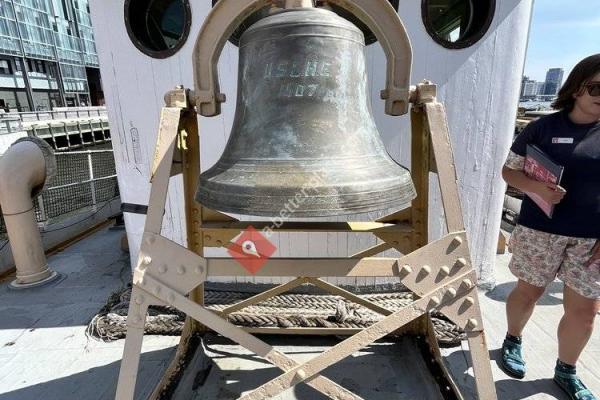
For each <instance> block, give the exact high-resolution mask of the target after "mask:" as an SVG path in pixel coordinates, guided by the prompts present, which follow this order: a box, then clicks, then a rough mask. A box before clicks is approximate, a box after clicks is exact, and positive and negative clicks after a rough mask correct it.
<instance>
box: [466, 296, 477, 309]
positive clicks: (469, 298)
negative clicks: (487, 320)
mask: <svg viewBox="0 0 600 400" xmlns="http://www.w3.org/2000/svg"><path fill="white" fill-rule="evenodd" d="M465 304H466V305H467V306H469V307H471V306H473V304H475V299H474V298H472V297H471V296H469V297H467V298H466V299H465Z"/></svg>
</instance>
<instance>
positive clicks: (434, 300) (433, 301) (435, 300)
mask: <svg viewBox="0 0 600 400" xmlns="http://www.w3.org/2000/svg"><path fill="white" fill-rule="evenodd" d="M441 302H442V301H441V300H440V298H439V297H437V296H433V297H432V298H431V300H429V303H430V304H431V305H432V306H433V307H437V306H439V305H440V304H441Z"/></svg>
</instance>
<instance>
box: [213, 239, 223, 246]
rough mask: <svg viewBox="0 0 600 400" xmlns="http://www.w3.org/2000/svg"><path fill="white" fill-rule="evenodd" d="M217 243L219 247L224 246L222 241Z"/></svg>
mask: <svg viewBox="0 0 600 400" xmlns="http://www.w3.org/2000/svg"><path fill="white" fill-rule="evenodd" d="M215 243H216V244H217V246H223V242H222V241H220V240H217V241H216V242H215Z"/></svg>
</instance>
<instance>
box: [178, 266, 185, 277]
mask: <svg viewBox="0 0 600 400" xmlns="http://www.w3.org/2000/svg"><path fill="white" fill-rule="evenodd" d="M177 273H178V274H179V275H184V274H185V266H183V265H180V266H179V267H177Z"/></svg>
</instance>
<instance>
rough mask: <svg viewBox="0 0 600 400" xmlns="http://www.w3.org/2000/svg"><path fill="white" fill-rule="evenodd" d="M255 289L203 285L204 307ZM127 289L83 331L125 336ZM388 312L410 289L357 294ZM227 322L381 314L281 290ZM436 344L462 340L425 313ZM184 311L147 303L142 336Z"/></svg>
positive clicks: (326, 321)
mask: <svg viewBox="0 0 600 400" xmlns="http://www.w3.org/2000/svg"><path fill="white" fill-rule="evenodd" d="M255 294H256V293H251V292H242V291H240V292H236V291H230V290H227V291H222V290H211V289H210V288H207V289H205V292H204V301H205V306H206V308H208V309H210V310H213V311H215V312H220V311H222V310H224V309H225V308H227V307H229V306H231V305H233V304H236V303H238V302H240V301H242V300H245V299H247V298H249V297H252V296H253V295H255ZM130 296H131V288H128V289H125V290H122V291H120V292H117V293H113V294H112V295H111V296H110V297H109V299H108V301H107V304H106V305H105V306H104V307H103V308H102V310H100V312H99V313H98V314H97V315H96V316H94V318H93V319H92V320H91V321H90V323H89V325H88V328H87V334H88V336H90V337H93V338H96V339H99V340H102V341H114V340H118V339H122V338H124V337H125V333H126V331H127V328H126V320H127V311H128V308H129V298H130ZM358 296H359V297H361V298H363V299H365V300H369V301H371V302H373V303H375V304H377V305H379V306H381V307H384V308H386V309H388V310H390V311H392V312H393V311H396V310H399V309H400V308H402V307H404V306H406V305H408V304H410V303H412V302H413V294H412V293H411V292H394V293H372V294H359V295H358ZM227 317H228V320H229V322H231V323H233V324H235V325H237V326H241V327H252V328H355V329H360V328H367V327H369V326H371V325H372V324H374V323H376V322H378V321H380V320H381V319H382V318H383V316H382V315H381V314H378V313H376V312H374V311H371V310H369V309H368V308H366V307H363V306H361V305H358V304H355V303H352V302H350V301H349V300H347V299H344V298H342V297H340V296H335V295H322V294H304V293H292V294H289V293H288V294H282V295H278V296H275V297H272V298H270V299H267V300H264V301H262V302H260V303H258V304H255V305H251V306H248V307H246V308H244V309H243V310H240V311H236V312H233V313H231V314H229V315H228V316H227ZM431 317H432V322H433V326H434V330H435V333H436V336H437V339H438V342H439V343H440V345H442V346H445V347H448V346H456V345H459V344H460V342H461V341H462V340H465V339H466V336H465V333H464V331H462V330H461V329H459V328H458V327H457V326H456V325H455V324H454V323H452V322H450V321H449V320H448V319H447V318H446V317H444V316H443V315H442V314H440V313H437V312H433V313H432V314H431ZM185 318H186V316H185V314H184V313H182V312H180V311H179V310H177V309H175V308H172V307H165V306H150V307H149V309H148V315H147V318H146V324H145V329H144V333H145V334H148V335H180V334H181V331H182V328H183V324H184V322H185Z"/></svg>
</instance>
